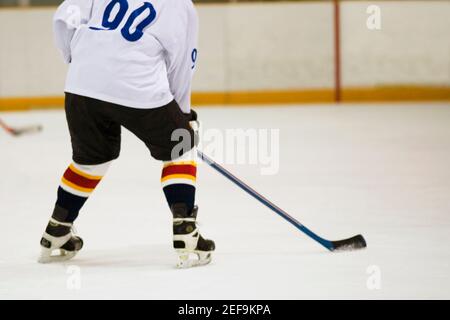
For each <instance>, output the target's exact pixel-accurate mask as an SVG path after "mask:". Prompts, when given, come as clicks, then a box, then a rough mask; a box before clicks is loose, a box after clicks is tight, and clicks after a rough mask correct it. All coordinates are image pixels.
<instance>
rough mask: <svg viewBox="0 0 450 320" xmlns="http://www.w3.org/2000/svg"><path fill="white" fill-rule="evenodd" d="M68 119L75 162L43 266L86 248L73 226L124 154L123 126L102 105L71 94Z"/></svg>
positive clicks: (62, 189) (61, 192) (46, 238)
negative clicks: (115, 121)
mask: <svg viewBox="0 0 450 320" xmlns="http://www.w3.org/2000/svg"><path fill="white" fill-rule="evenodd" d="M66 117H67V122H68V125H69V130H70V134H71V140H72V149H73V162H72V163H71V164H70V165H69V167H68V168H67V170H66V171H65V172H64V174H63V176H62V178H61V183H60V185H59V188H58V192H57V200H56V204H55V208H54V210H53V214H52V216H51V218H50V221H49V223H48V225H47V227H46V229H45V232H44V234H43V236H42V239H41V247H42V252H41V256H40V258H39V262H41V263H49V262H55V261H62V260H68V259H70V258H73V257H74V256H75V255H76V254H77V253H78V251H79V250H80V249H81V248H82V246H83V241H82V240H81V238H80V237H78V236H76V235H75V234H74V232H73V223H74V222H75V220H76V219H77V217H78V214H79V212H80V210H81V208H82V207H83V205H84V204H85V202H86V201H87V199H88V198H89V196H90V195H91V193H92V192H93V191H94V189H95V188H96V187H97V185H98V184H99V183H100V181H101V179H102V178H103V176H104V175H105V174H106V171H107V170H108V168H109V166H110V165H111V162H112V160H113V159H115V158H117V157H118V155H119V151H120V125H118V124H116V123H114V122H112V121H111V120H110V119H109V117H108V115H107V109H105V106H104V105H102V102H99V101H96V100H93V99H89V98H85V97H80V96H76V95H71V94H68V95H67V96H66Z"/></svg>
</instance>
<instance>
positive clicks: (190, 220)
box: [171, 203, 215, 269]
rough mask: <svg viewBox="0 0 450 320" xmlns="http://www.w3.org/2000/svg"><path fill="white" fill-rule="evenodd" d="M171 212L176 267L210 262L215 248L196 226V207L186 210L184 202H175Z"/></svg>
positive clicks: (194, 265) (189, 266)
mask: <svg viewBox="0 0 450 320" xmlns="http://www.w3.org/2000/svg"><path fill="white" fill-rule="evenodd" d="M171 209H172V213H173V246H174V248H175V250H176V252H177V254H178V263H177V267H178V268H182V269H184V268H191V267H196V266H203V265H206V264H208V263H210V262H211V258H212V257H211V253H212V252H213V251H214V250H215V244H214V241H212V240H205V239H203V237H202V236H201V235H200V233H199V231H198V228H197V223H196V221H197V212H198V207H197V206H195V207H194V209H193V210H192V212H188V210H187V207H186V204H184V203H176V204H174V205H173V206H172V208H171Z"/></svg>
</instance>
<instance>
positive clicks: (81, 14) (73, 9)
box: [53, 0, 93, 63]
mask: <svg viewBox="0 0 450 320" xmlns="http://www.w3.org/2000/svg"><path fill="white" fill-rule="evenodd" d="M92 5H93V0H65V1H64V2H63V3H62V4H61V5H60V6H59V7H58V9H57V10H56V13H55V15H54V16H53V33H54V39H55V44H56V47H57V48H58V49H59V50H60V51H61V53H62V55H63V59H64V61H65V62H66V63H70V61H71V53H70V43H71V41H72V38H73V36H74V34H75V31H76V30H77V29H78V28H79V27H80V26H81V25H83V24H86V23H87V22H88V21H89V19H90V18H91V13H92Z"/></svg>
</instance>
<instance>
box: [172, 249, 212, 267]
mask: <svg viewBox="0 0 450 320" xmlns="http://www.w3.org/2000/svg"><path fill="white" fill-rule="evenodd" d="M211 260H212V257H211V252H202V251H194V252H185V251H178V263H177V268H178V269H189V268H193V267H200V266H205V265H207V264H209V263H211Z"/></svg>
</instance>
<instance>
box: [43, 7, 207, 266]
mask: <svg viewBox="0 0 450 320" xmlns="http://www.w3.org/2000/svg"><path fill="white" fill-rule="evenodd" d="M197 19H198V18H197V13H196V11H195V7H194V5H193V3H192V1H191V0H149V1H145V0H65V1H64V2H63V3H62V4H61V5H60V7H59V8H58V10H57V12H56V14H55V16H54V34H55V41H56V45H57V47H58V49H59V50H60V51H61V52H62V54H63V57H64V60H65V62H66V63H68V64H69V69H68V75H67V79H66V85H65V93H66V98H65V111H66V118H67V123H68V127H69V131H70V135H71V142H72V151H73V162H72V163H71V164H70V166H69V167H68V168H67V170H66V171H65V173H64V175H63V177H62V180H61V184H60V186H59V188H58V195H57V201H56V205H55V209H54V211H53V214H52V217H51V219H50V222H49V223H48V225H47V228H46V230H45V232H44V235H43V237H42V239H41V248H42V252H41V256H40V258H39V262H41V263H49V262H55V261H65V260H68V259H71V258H73V257H74V256H75V255H76V254H77V253H78V252H79V251H80V249H81V248H82V247H83V241H82V240H81V238H80V237H78V236H77V235H75V233H74V231H73V223H74V221H75V219H76V218H77V217H78V214H79V211H80V209H81V208H82V207H83V205H84V203H85V202H86V200H87V199H88V197H89V196H90V195H91V193H92V192H93V191H94V189H95V187H96V186H97V185H98V183H99V182H100V181H101V179H102V177H103V176H104V175H105V173H106V171H107V170H108V167H109V166H110V164H111V162H112V161H113V160H115V159H117V158H118V157H119V153H120V141H121V126H123V127H125V128H127V129H128V130H129V131H131V132H132V133H133V134H134V135H136V136H137V137H138V138H139V139H140V140H142V141H143V142H144V143H145V144H146V146H147V147H148V149H149V150H150V153H151V155H152V156H153V158H155V159H157V160H160V161H162V162H163V169H162V178H161V182H162V188H163V191H164V194H165V197H166V199H167V202H168V204H169V208H170V210H171V212H172V214H173V245H174V248H175V250H176V251H177V253H178V256H179V261H178V266H179V267H182V268H184V267H191V266H196V265H204V264H207V263H209V262H210V261H211V253H212V251H214V249H215V244H214V242H213V241H211V240H206V239H204V238H203V237H202V236H201V235H200V233H199V231H198V228H197V224H196V219H197V210H198V208H197V206H196V205H195V188H196V186H195V181H196V172H197V163H196V158H195V140H196V139H195V130H198V127H197V128H196V124H197V116H196V113H195V112H194V111H192V110H191V106H190V95H191V80H192V75H193V73H194V70H195V67H196V60H197V49H196V48H197V36H198V20H197ZM175 130H184V132H185V133H187V137H188V138H187V139H184V141H182V142H183V148H179V144H180V141H173V139H172V133H173V132H174V131H175Z"/></svg>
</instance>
